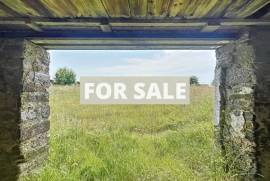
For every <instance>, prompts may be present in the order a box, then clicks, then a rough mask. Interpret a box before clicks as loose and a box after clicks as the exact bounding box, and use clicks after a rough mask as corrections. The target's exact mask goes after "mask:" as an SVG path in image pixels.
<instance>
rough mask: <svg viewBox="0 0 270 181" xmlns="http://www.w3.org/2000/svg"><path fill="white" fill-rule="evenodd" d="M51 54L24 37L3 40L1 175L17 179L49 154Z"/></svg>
mask: <svg viewBox="0 0 270 181" xmlns="http://www.w3.org/2000/svg"><path fill="white" fill-rule="evenodd" d="M49 85H50V78H49V55H48V53H47V52H46V50H44V49H43V48H41V47H39V46H36V45H34V44H32V43H31V42H29V41H26V40H22V39H0V163H1V164H0V178H1V180H9V181H10V180H17V179H18V178H19V177H20V176H22V175H25V174H28V173H30V172H32V171H33V170H36V168H38V167H39V166H40V165H41V164H42V163H43V161H44V160H45V159H46V158H47V156H48V139H49V134H48V131H49V120H48V118H49V114H50V109H49V95H48V88H49Z"/></svg>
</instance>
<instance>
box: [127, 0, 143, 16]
mask: <svg viewBox="0 0 270 181" xmlns="http://www.w3.org/2000/svg"><path fill="white" fill-rule="evenodd" d="M129 3H130V4H129V6H130V13H131V16H132V17H145V16H146V15H147V0H130V1H129Z"/></svg>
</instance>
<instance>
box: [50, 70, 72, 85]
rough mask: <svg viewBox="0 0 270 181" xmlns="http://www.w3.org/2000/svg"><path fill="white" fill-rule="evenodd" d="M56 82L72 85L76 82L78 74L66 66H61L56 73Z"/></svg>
mask: <svg viewBox="0 0 270 181" xmlns="http://www.w3.org/2000/svg"><path fill="white" fill-rule="evenodd" d="M54 81H55V84H60V85H71V84H75V82H76V74H75V72H74V71H73V70H71V69H68V68H66V67H64V68H60V69H58V70H57V71H56V73H55V78H54Z"/></svg>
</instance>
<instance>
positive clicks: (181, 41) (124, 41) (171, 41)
mask: <svg viewBox="0 0 270 181" xmlns="http://www.w3.org/2000/svg"><path fill="white" fill-rule="evenodd" d="M32 42H34V43H36V44H39V45H54V44H55V45H56V44H57V45H67V44H72V45H127V46H128V45H134V44H137V45H139V44H149V45H189V44H192V45H200V44H201V45H203V44H205V45H213V44H215V45H223V44H226V43H229V42H230V40H223V39H214V40H211V39H209V40H207V39H200V38H198V39H193V40H192V39H186V38H167V39H150V38H148V39H147V38H136V39H134V38H121V39H112V38H111V39H110V38H107V39H104V38H103V39H102V38H99V39H97V38H91V39H87V38H84V39H68V38H67V39H32Z"/></svg>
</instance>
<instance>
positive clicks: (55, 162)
mask: <svg viewBox="0 0 270 181" xmlns="http://www.w3.org/2000/svg"><path fill="white" fill-rule="evenodd" d="M50 93H51V97H50V104H51V118H50V120H51V140H50V157H49V161H48V162H47V163H46V166H45V168H44V169H43V170H42V171H41V172H40V173H39V174H38V175H34V176H32V177H29V178H27V180H41V181H61V180H63V181H77V180H85V181H92V180H110V181H111V180H117V181H118V180H119V181H122V180H123V181H129V180H180V181H181V180H183V181H185V180H233V177H232V176H231V175H230V174H229V173H225V172H224V171H223V163H224V161H223V159H222V157H221V155H220V151H219V148H218V147H216V146H215V140H214V130H213V124H212V120H213V116H212V115H213V101H214V100H213V97H214V96H213V89H212V88H209V87H192V93H191V104H190V105H181V106H179V105H94V106H93V105H80V103H79V88H78V87H75V86H74V87H72V86H71V87H64V86H63V87H62V86H53V87H52V88H51V90H50Z"/></svg>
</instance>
